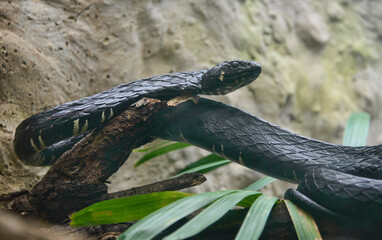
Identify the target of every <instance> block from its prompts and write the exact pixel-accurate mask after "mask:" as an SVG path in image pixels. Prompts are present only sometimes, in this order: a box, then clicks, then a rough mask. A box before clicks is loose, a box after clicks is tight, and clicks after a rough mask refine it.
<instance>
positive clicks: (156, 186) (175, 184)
mask: <svg viewBox="0 0 382 240" xmlns="http://www.w3.org/2000/svg"><path fill="white" fill-rule="evenodd" d="M206 180H207V179H206V177H205V176H203V175H202V174H200V173H186V174H183V175H181V176H179V177H175V178H170V179H166V180H163V181H159V182H155V183H151V184H147V185H144V186H140V187H134V188H131V189H127V190H124V191H119V192H114V193H110V194H109V198H122V197H127V196H133V195H139V194H145V193H153V192H163V191H176V190H181V189H185V188H189V187H192V186H197V185H200V184H202V183H204V182H205V181H206Z"/></svg>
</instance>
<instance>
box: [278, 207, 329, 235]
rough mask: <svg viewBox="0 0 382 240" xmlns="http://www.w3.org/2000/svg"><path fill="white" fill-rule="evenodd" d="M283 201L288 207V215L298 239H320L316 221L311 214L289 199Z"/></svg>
mask: <svg viewBox="0 0 382 240" xmlns="http://www.w3.org/2000/svg"><path fill="white" fill-rule="evenodd" d="M284 202H285V205H286V207H287V209H288V212H289V215H290V217H291V218H292V221H293V225H294V228H295V230H296V233H297V237H298V239H299V240H304V239H315V240H316V239H317V240H318V239H322V237H321V234H320V231H319V230H318V227H317V225H316V222H315V221H314V219H313V218H312V216H310V214H308V213H307V212H305V211H304V210H302V209H300V208H299V207H297V206H296V205H294V204H293V203H292V202H291V201H289V200H284Z"/></svg>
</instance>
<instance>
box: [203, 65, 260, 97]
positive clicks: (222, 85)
mask: <svg viewBox="0 0 382 240" xmlns="http://www.w3.org/2000/svg"><path fill="white" fill-rule="evenodd" d="M260 73H261V66H260V65H259V64H258V63H256V62H252V61H245V60H234V61H225V62H222V63H220V64H219V65H216V66H215V67H213V68H211V69H209V70H208V71H207V72H206V73H205V74H204V75H203V76H202V81H201V85H202V89H203V93H204V94H214V95H223V94H227V93H229V92H233V91H235V90H236V89H239V88H241V87H243V86H245V85H248V84H249V83H251V82H252V81H254V80H255V79H256V78H257V77H258V76H259V75H260Z"/></svg>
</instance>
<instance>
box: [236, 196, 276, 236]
mask: <svg viewBox="0 0 382 240" xmlns="http://www.w3.org/2000/svg"><path fill="white" fill-rule="evenodd" d="M277 200H278V198H276V197H269V196H266V195H262V196H260V197H259V198H258V199H257V200H256V201H255V202H254V203H253V205H252V206H251V208H250V209H249V211H248V213H247V216H246V217H245V219H244V222H243V224H242V225H241V228H240V230H239V233H238V234H237V236H236V238H235V239H236V240H249V239H259V238H260V236H261V233H262V232H263V230H264V227H265V223H266V222H267V220H268V216H269V214H270V213H271V210H272V208H273V206H274V205H275V203H276V201H277Z"/></svg>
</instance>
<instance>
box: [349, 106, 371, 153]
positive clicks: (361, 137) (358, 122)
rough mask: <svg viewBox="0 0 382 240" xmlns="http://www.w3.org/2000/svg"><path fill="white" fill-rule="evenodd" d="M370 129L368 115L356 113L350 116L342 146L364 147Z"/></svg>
mask: <svg viewBox="0 0 382 240" xmlns="http://www.w3.org/2000/svg"><path fill="white" fill-rule="evenodd" d="M369 127H370V115H369V114H367V113H364V112H357V113H353V114H351V115H350V117H349V119H348V121H347V123H346V127H345V133H344V139H343V142H342V144H343V145H346V146H353V147H358V146H365V145H366V141H367V135H368V133H369Z"/></svg>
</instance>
